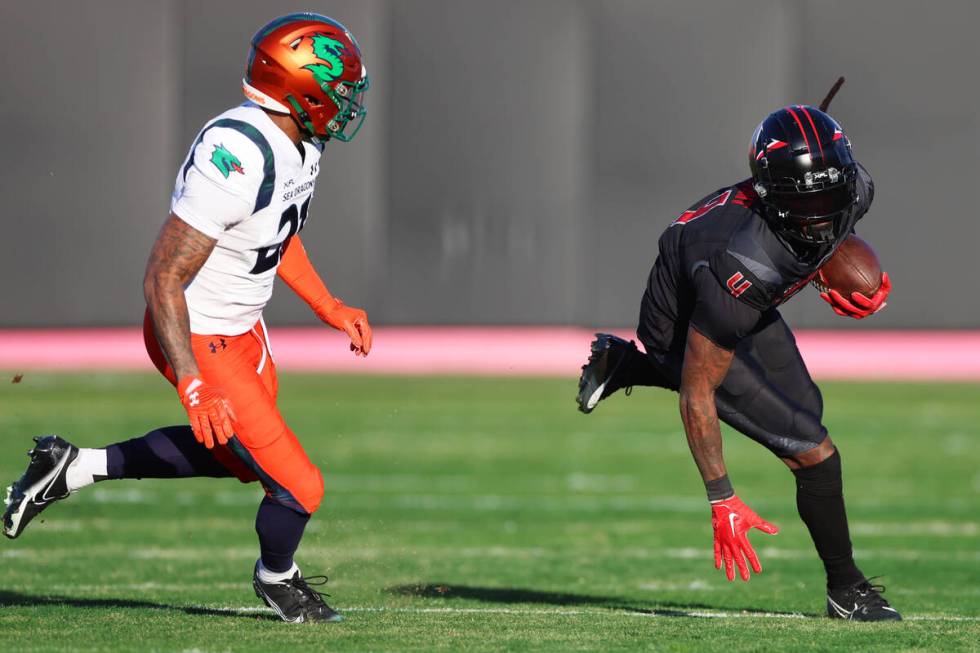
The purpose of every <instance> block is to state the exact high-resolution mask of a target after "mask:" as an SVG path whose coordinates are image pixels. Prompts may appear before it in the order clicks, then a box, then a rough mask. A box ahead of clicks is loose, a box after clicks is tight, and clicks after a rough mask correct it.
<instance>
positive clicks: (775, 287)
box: [637, 165, 874, 357]
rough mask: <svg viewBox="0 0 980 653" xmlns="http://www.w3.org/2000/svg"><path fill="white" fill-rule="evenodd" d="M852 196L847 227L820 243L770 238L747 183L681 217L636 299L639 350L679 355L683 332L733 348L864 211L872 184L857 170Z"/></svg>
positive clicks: (716, 195)
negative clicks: (639, 300)
mask: <svg viewBox="0 0 980 653" xmlns="http://www.w3.org/2000/svg"><path fill="white" fill-rule="evenodd" d="M857 195H858V199H857V203H858V204H857V207H856V210H855V211H852V212H851V217H850V224H846V225H844V229H842V231H841V235H840V236H839V237H838V239H837V240H836V241H835V242H833V243H827V244H824V245H807V246H803V245H799V244H796V243H789V242H788V241H786V240H784V239H783V238H781V237H780V236H779V235H777V234H776V233H775V232H774V231H773V230H772V229H771V228H770V227H769V224H768V223H767V222H766V220H765V219H764V218H763V216H762V210H763V209H762V205H761V202H760V201H759V198H758V195H756V193H755V191H754V190H753V188H752V183H751V180H747V181H743V182H741V183H738V184H735V185H734V186H729V187H727V188H722V189H720V190H718V191H716V192H714V193H712V194H710V195H708V196H707V197H705V198H703V199H702V200H700V201H699V202H697V203H696V204H694V206H692V207H691V208H690V209H688V210H687V211H684V213H682V214H681V215H680V217H678V218H677V219H676V220H674V222H673V223H672V224H671V225H670V226H669V227H668V228H667V230H666V231H664V233H663V235H662V236H661V237H660V243H659V255H658V256H657V260H656V262H655V263H654V265H653V269H652V270H651V272H650V279H649V282H648V283H647V288H646V292H645V293H644V294H643V301H642V303H641V308H640V324H639V327H638V328H637V335H638V336H639V338H640V340H641V341H642V342H643V344H644V345H645V346H646V348H647V351H648V352H650V353H652V354H654V355H657V354H660V355H667V354H671V355H672V357H676V356H677V355H680V356H683V351H684V344H685V342H686V340H687V330H688V327H689V326H693V327H694V328H695V329H697V330H698V331H699V332H701V333H702V334H704V335H705V336H706V337H708V338H709V339H711V340H712V341H713V342H715V343H716V344H718V345H719V346H721V347H724V348H726V349H729V350H731V349H734V348H735V345H736V343H737V342H738V341H739V340H741V339H742V338H743V337H745V336H747V335H749V334H750V333H753V332H754V331H755V330H757V329H759V328H762V327H763V326H764V325H765V324H767V323H768V321H769V319H770V318H771V315H767V314H769V313H771V312H772V311H773V310H774V309H775V308H776V307H777V306H779V305H780V304H782V303H783V302H785V301H787V300H788V299H790V298H791V297H792V296H793V295H795V294H796V293H797V292H799V291H800V290H801V289H802V288H803V287H804V286H806V284H807V283H808V282H809V281H810V280H811V279H813V277H814V276H815V275H816V273H817V269H818V268H819V267H820V266H821V265H823V263H824V262H825V261H826V260H827V259H828V258H830V256H831V255H832V254H833V253H834V251H836V249H837V247H838V246H839V245H840V244H841V243H842V242H843V241H844V239H845V238H847V236H848V235H849V234H850V233H851V232H852V231H853V229H854V225H855V223H856V222H857V221H858V220H859V219H861V217H862V216H863V215H864V214H865V213H866V212H867V211H868V209H869V208H870V206H871V201H872V200H873V199H874V183H873V181H872V180H871V175H870V174H868V172H867V170H865V169H864V168H863V167H862V166H860V165H859V166H858V176H857Z"/></svg>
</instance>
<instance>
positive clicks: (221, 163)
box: [211, 145, 245, 179]
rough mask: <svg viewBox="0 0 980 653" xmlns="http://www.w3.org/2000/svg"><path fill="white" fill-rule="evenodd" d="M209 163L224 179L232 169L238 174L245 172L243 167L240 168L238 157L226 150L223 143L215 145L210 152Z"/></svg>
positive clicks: (240, 163)
mask: <svg viewBox="0 0 980 653" xmlns="http://www.w3.org/2000/svg"><path fill="white" fill-rule="evenodd" d="M211 163H213V164H214V167H215V168H217V169H218V171H219V172H220V173H221V174H222V175H224V177H225V179H227V178H228V175H230V174H231V173H232V171H234V172H237V173H238V174H240V175H244V174H245V169H244V168H242V162H241V161H239V160H238V157H237V156H235V155H234V154H232V153H231V152H229V151H228V148H226V147H225V146H224V145H215V146H214V152H212V153H211Z"/></svg>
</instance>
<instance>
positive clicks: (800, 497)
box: [793, 451, 864, 589]
mask: <svg viewBox="0 0 980 653" xmlns="http://www.w3.org/2000/svg"><path fill="white" fill-rule="evenodd" d="M793 474H795V475H796V508H797V510H799V512H800V518H801V519H803V523H804V524H806V527H807V528H808V529H809V530H810V537H812V538H813V543H814V545H815V546H816V547H817V553H818V554H819V555H820V559H821V560H822V561H823V566H824V569H826V571H827V587H828V588H830V589H839V588H842V587H847V586H849V585H853V584H854V583H857V582H860V581H861V580H863V579H864V574H862V573H861V570H859V569H858V568H857V565H855V564H854V555H853V550H852V549H851V537H850V533H849V532H848V529H847V513H846V512H845V511H844V485H843V482H842V479H841V464H840V453H838V452H837V451H835V452H834V454H833V455H832V456H830V457H829V458H827V459H826V460H824V461H823V462H821V463H818V464H816V465H813V466H812V467H803V468H801V469H794V470H793Z"/></svg>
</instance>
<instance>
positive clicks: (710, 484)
mask: <svg viewBox="0 0 980 653" xmlns="http://www.w3.org/2000/svg"><path fill="white" fill-rule="evenodd" d="M704 488H705V489H706V490H707V491H708V501H710V502H711V503H717V502H718V501H724V500H725V499H731V498H732V497H733V496H735V490H734V489H733V488H732V482H731V481H729V480H728V474H725V475H724V476H722V477H721V478H716V479H714V480H713V481H705V483H704Z"/></svg>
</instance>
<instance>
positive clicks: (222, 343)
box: [208, 338, 228, 354]
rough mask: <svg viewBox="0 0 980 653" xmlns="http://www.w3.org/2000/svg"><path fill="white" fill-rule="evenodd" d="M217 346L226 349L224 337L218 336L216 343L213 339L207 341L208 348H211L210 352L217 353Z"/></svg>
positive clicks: (226, 344)
mask: <svg viewBox="0 0 980 653" xmlns="http://www.w3.org/2000/svg"><path fill="white" fill-rule="evenodd" d="M218 347H221V348H222V349H228V343H226V342H225V339H224V338H219V339H218V344H217V345H216V344H214V341H211V342H209V343H208V348H209V349H210V350H211V353H212V354H217V353H218Z"/></svg>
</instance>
